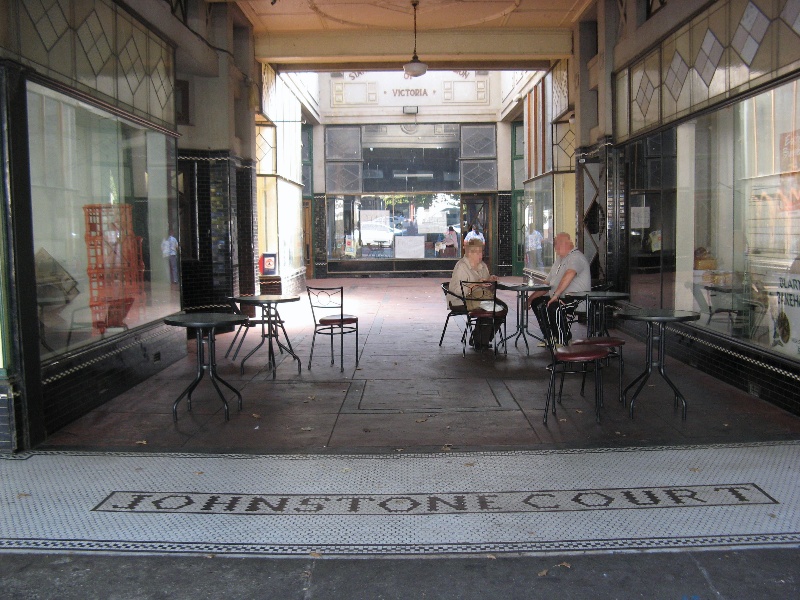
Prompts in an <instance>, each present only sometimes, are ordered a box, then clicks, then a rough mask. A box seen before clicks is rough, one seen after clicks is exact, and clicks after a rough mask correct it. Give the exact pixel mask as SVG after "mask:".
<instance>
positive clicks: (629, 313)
mask: <svg viewBox="0 0 800 600" xmlns="http://www.w3.org/2000/svg"><path fill="white" fill-rule="evenodd" d="M616 316H617V317H619V318H620V319H626V320H628V321H642V322H644V323H645V324H646V325H647V341H646V342H645V369H644V371H643V372H642V373H641V374H640V375H639V376H637V377H636V379H634V380H633V381H631V382H630V383H629V384H628V386H627V387H626V388H625V390H624V391H623V392H622V401H623V402H624V401H625V398H626V396H627V394H628V390H629V389H631V388H632V387H633V386H635V385H636V384H637V383H639V387H637V388H636V391H635V392H634V394H633V396H631V405H630V413H631V418H633V404H634V402H635V401H636V397H637V396H638V395H639V392H641V391H642V389H643V388H644V385H645V384H646V383H647V380H648V379H649V377H650V374H651V373H652V371H653V367H656V368H657V369H658V372H659V374H660V375H661V377H663V378H664V381H666V382H667V383H668V384H669V386H670V387H671V388H672V391H673V392H675V406H676V407H677V406H678V400H680V401H681V405H682V412H681V416H682V418H683V419H686V398H684V397H683V394H681V393H680V391H679V390H678V388H677V387H676V386H675V384H674V383H672V380H671V379H670V378H669V377H667V373H666V370H665V367H664V348H665V346H666V340H665V337H664V329H665V328H666V326H667V323H685V322H687V321H697V320H698V319H699V318H700V313H696V312H693V311H688V310H671V309H664V308H652V309H639V310H623V311H620V312H617V313H616ZM656 344H658V354H657V356H654V348H655V346H656Z"/></svg>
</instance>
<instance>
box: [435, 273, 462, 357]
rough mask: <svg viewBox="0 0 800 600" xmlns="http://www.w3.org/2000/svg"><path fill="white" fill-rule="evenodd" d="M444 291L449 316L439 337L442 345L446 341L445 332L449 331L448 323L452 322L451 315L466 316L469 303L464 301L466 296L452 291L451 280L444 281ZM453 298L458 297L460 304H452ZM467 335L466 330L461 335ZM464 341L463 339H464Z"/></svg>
mask: <svg viewBox="0 0 800 600" xmlns="http://www.w3.org/2000/svg"><path fill="white" fill-rule="evenodd" d="M442 292H444V300H445V302H446V303H447V308H448V312H447V318H446V319H445V321H444V328H443V329H442V336H441V337H440V338H439V345H440V346H441V345H442V342H443V341H444V334H445V332H446V331H447V324H448V323H449V322H450V317H457V316H466V315H467V305H466V304H465V302H464V298H462V297H461V296H460V295H459V294H457V293H455V292H451V291H450V282H449V281H443V282H442ZM451 299H457V300H458V302H459V303H458V304H452V303H451ZM465 335H466V331H465V332H464V333H463V334H462V335H461V337H462V338H463V337H464V336H465ZM462 342H463V339H462Z"/></svg>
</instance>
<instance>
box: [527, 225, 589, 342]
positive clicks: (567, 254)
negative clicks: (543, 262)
mask: <svg viewBox="0 0 800 600" xmlns="http://www.w3.org/2000/svg"><path fill="white" fill-rule="evenodd" d="M553 249H554V250H555V253H556V260H555V262H554V263H553V266H552V267H551V269H550V274H549V275H548V276H547V279H546V283H547V284H548V285H549V286H550V291H549V292H534V293H533V294H531V295H530V296H529V297H528V308H531V307H532V306H533V305H534V304H538V303H545V302H546V303H547V320H548V323H549V325H550V330H551V331H555V332H557V335H558V339H556V340H554V342H556V343H558V344H561V345H562V346H565V345H567V344H568V343H569V340H570V338H571V337H572V334H571V333H570V317H571V316H572V315H573V314H574V313H575V309H576V308H577V306H578V304H580V301H579V300H570V301H564V300H562V299H561V297H562V296H563V295H564V294H566V293H567V292H588V291H589V290H591V289H592V275H591V271H590V269H589V261H588V260H586V257H585V256H584V255H583V253H582V252H581V251H580V250H578V249H577V248H576V247H575V246H574V244H573V243H572V240H571V239H570V237H569V234H568V233H563V232H562V233H559V234H558V235H556V237H555V240H554V241H553ZM534 314H536V313H535V312H534ZM540 327H541V325H540Z"/></svg>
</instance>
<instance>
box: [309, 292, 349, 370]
mask: <svg viewBox="0 0 800 600" xmlns="http://www.w3.org/2000/svg"><path fill="white" fill-rule="evenodd" d="M306 291H307V292H308V301H309V303H310V304H311V315H312V317H313V318H314V336H313V337H312V338H311V354H310V355H309V357H308V368H309V370H310V369H311V359H312V358H313V357H314V342H316V339H317V334H320V335H327V336H330V338H331V365H333V364H334V358H335V354H334V352H333V337H334V336H336V335H338V336H340V353H339V360H340V362H341V371H342V372H344V336H345V335H347V334H348V333H355V334H356V366H358V317H356V316H354V315H348V314H345V312H344V288H343V287H310V286H307V287H306Z"/></svg>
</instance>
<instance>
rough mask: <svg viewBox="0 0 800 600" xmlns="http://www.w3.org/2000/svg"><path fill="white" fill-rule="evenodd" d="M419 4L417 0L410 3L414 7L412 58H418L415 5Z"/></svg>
mask: <svg viewBox="0 0 800 600" xmlns="http://www.w3.org/2000/svg"><path fill="white" fill-rule="evenodd" d="M418 4H419V0H414V1H413V2H412V3H411V6H413V7H414V58H419V57H418V56H417V5H418Z"/></svg>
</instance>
